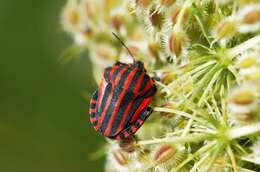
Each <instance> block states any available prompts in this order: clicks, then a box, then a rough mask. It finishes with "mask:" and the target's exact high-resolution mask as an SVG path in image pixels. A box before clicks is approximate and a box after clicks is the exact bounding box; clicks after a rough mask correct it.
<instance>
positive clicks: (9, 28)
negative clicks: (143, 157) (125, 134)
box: [0, 0, 104, 172]
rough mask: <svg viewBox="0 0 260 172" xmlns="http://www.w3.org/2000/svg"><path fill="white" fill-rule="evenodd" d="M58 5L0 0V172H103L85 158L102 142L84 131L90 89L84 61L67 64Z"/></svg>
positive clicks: (53, 0) (52, 0)
mask: <svg viewBox="0 0 260 172" xmlns="http://www.w3.org/2000/svg"><path fill="white" fill-rule="evenodd" d="M64 4H65V0H43V1H39V0H38V1H37V0H0V40H1V45H0V51H1V53H0V172H47V171H48V172H83V171H84V172H88V171H95V172H96V171H97V172H98V171H103V159H100V160H98V161H90V160H89V154H90V153H92V152H94V151H95V150H97V149H98V148H99V147H100V144H101V143H102V141H103V140H104V139H103V138H102V137H101V136H98V135H97V134H96V133H95V132H94V130H93V129H92V127H91V126H90V123H89V119H88V104H89V100H87V99H85V98H84V96H82V95H83V94H84V95H85V97H89V96H90V94H91V92H93V90H94V89H95V88H96V84H95V82H94V81H93V78H92V75H91V66H90V62H89V60H88V58H86V54H85V55H83V57H81V58H78V59H77V60H74V61H71V62H69V63H66V64H62V63H61V62H60V56H61V53H62V52H63V51H64V49H65V48H67V47H69V46H70V44H71V42H72V40H70V39H69V37H68V36H67V35H66V34H65V33H64V32H63V31H62V29H61V27H60V25H59V17H60V11H61V9H62V7H63V5H64Z"/></svg>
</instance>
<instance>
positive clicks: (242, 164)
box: [61, 0, 260, 172]
mask: <svg viewBox="0 0 260 172" xmlns="http://www.w3.org/2000/svg"><path fill="white" fill-rule="evenodd" d="M61 21H62V26H63V28H64V30H65V31H66V32H68V33H69V34H70V35H71V36H72V37H73V39H74V46H73V47H74V49H75V47H76V50H77V51H78V52H82V51H84V50H88V51H89V57H90V58H91V60H92V62H93V70H94V71H93V73H94V76H95V79H96V81H97V82H99V80H100V75H101V73H102V71H103V70H104V68H105V67H107V66H110V65H111V64H113V63H114V62H115V61H121V62H126V63H128V62H131V55H130V54H133V55H134V57H135V58H136V59H137V60H140V61H143V62H144V65H145V67H146V69H147V72H148V73H149V75H150V76H153V77H156V78H159V79H160V80H159V81H156V84H157V87H158V93H157V94H156V96H155V99H154V102H153V105H152V106H153V107H154V113H153V114H152V115H151V117H150V118H149V119H148V120H147V122H146V123H145V124H144V125H143V126H142V128H141V129H140V130H139V131H138V132H137V135H136V137H133V138H130V139H129V140H127V141H124V142H123V143H118V142H117V141H112V140H107V144H106V147H105V148H106V151H105V152H106V154H107V162H106V171H107V172H114V171H115V172H116V171H120V172H121V171H122V172H124V171H148V172H149V171H158V172H164V171H171V172H175V171H178V172H181V171H184V172H186V171H191V172H197V171H214V172H215V171H217V172H218V171H219V172H223V171H234V172H237V171H258V170H259V169H260V152H259V146H260V3H259V1H258V0H234V1H230V0H95V1H92V0H68V2H67V4H66V6H65V7H64V9H63V12H62V18H61ZM112 33H116V34H117V35H118V36H119V37H120V38H121V39H122V41H123V42H124V43H125V44H126V45H127V47H128V49H129V51H130V54H129V52H128V51H127V50H126V49H125V48H124V47H123V46H122V45H121V43H120V42H119V41H118V40H117V39H115V37H114V36H113V34H112Z"/></svg>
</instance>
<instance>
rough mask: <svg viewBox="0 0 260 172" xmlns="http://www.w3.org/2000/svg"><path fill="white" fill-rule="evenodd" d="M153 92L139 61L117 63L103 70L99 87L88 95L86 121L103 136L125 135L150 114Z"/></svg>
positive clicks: (150, 81)
mask: <svg viewBox="0 0 260 172" xmlns="http://www.w3.org/2000/svg"><path fill="white" fill-rule="evenodd" d="M114 35H115V34H114ZM115 36H116V37H117V38H118V36H117V35H115ZM118 39H119V38H118ZM119 40H120V39H119ZM120 42H121V43H122V45H123V46H124V47H125V48H126V49H127V50H128V52H129V54H130V55H131V56H132V54H131V52H130V51H129V49H128V48H127V47H126V46H125V44H124V43H123V42H122V41H121V40H120ZM132 57H133V56H132ZM155 93H156V85H155V83H154V80H153V79H151V78H150V77H149V76H148V75H147V74H146V70H145V68H144V65H143V63H142V62H140V61H135V60H134V58H133V63H130V64H125V63H121V62H117V63H115V64H114V65H113V66H112V67H108V68H106V69H105V71H104V74H103V77H102V80H101V83H100V86H99V88H98V89H97V90H96V91H95V92H94V94H93V96H92V99H91V102H90V121H91V123H92V124H93V126H94V128H95V130H96V131H97V132H99V133H100V134H102V135H104V136H106V137H109V138H111V139H116V140H122V139H126V138H129V137H130V136H132V135H134V134H135V133H136V131H137V130H138V129H139V128H140V127H141V126H142V125H143V123H144V121H145V120H146V119H147V118H148V117H149V115H150V114H151V112H152V108H150V107H149V104H150V103H151V101H152V98H153V96H154V94H155Z"/></svg>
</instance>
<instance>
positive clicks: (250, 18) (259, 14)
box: [243, 9, 260, 24]
mask: <svg viewBox="0 0 260 172" xmlns="http://www.w3.org/2000/svg"><path fill="white" fill-rule="evenodd" d="M243 22H244V23H246V24H255V23H258V22H260V9H255V10H252V11H249V12H248V13H247V14H245V16H244V17H243Z"/></svg>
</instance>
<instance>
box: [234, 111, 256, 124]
mask: <svg viewBox="0 0 260 172" xmlns="http://www.w3.org/2000/svg"><path fill="white" fill-rule="evenodd" d="M234 115H235V116H236V118H237V120H238V121H239V122H241V123H249V122H252V121H254V120H255V114H254V113H253V112H244V113H243V112H241V113H239V112H237V113H235V114H234Z"/></svg>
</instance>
